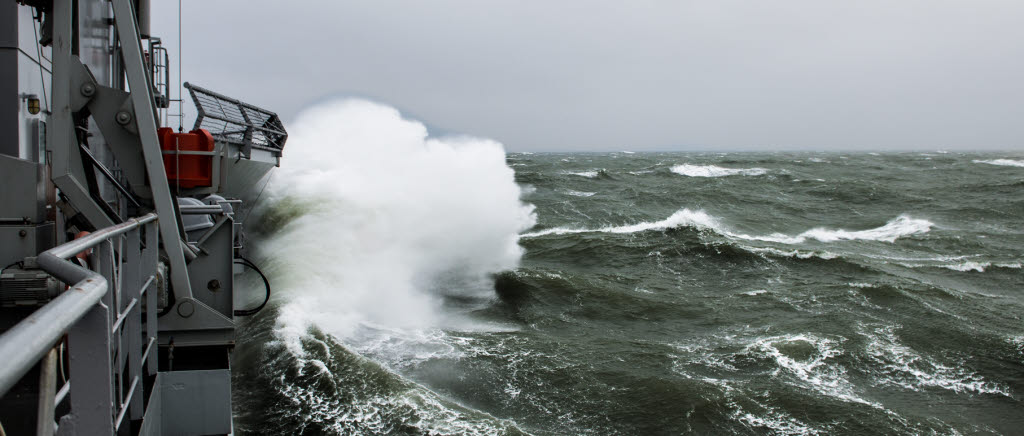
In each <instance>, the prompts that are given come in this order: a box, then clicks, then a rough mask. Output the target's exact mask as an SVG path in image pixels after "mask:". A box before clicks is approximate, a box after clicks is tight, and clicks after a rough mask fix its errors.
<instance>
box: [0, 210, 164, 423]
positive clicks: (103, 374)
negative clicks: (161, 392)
mask: <svg viewBox="0 0 1024 436" xmlns="http://www.w3.org/2000/svg"><path fill="white" fill-rule="evenodd" d="M156 221H157V215H156V214H155V213H150V214H148V215H144V216H142V217H139V218H134V219H129V220H128V221H126V222H124V223H121V224H118V225H114V226H111V227H107V228H104V229H100V230H97V231H95V232H93V233H91V234H89V235H86V236H83V237H81V238H78V239H75V240H74V241H71V242H68V243H65V244H62V245H60V246H57V247H55V248H53V249H50V250H48V251H46V252H43V253H42V254H40V255H39V256H38V257H37V258H36V262H37V264H38V266H39V268H40V269H42V270H44V271H46V272H47V273H49V274H51V275H53V276H54V277H56V278H58V279H60V280H61V281H63V282H64V283H67V284H68V285H69V286H70V287H69V288H68V289H67V290H66V291H64V292H63V293H61V294H60V295H59V296H57V297H56V298H54V299H53V300H52V301H50V302H49V303H47V304H46V305H45V306H43V307H41V308H39V309H38V310H36V311H35V312H33V313H32V314H31V315H29V316H28V317H27V318H25V319H24V320H22V321H21V322H19V323H18V324H17V325H15V326H14V327H12V328H11V329H9V330H7V331H6V332H4V333H3V334H2V335H0V356H4V359H5V362H4V365H3V367H2V368H0V396H3V395H5V394H6V393H7V391H8V390H10V389H11V387H13V386H14V385H15V384H16V383H17V382H18V380H20V379H21V378H22V377H23V376H24V375H25V374H26V373H27V372H28V371H29V370H30V369H32V367H33V366H35V364H36V363H37V362H40V360H41V368H40V380H39V389H40V392H39V413H38V419H37V426H36V431H37V434H41V435H43V434H45V435H48V436H49V435H52V434H54V428H55V422H54V408H55V407H56V406H57V405H59V404H60V403H61V402H62V401H63V400H64V399H65V398H67V397H68V395H67V394H68V393H69V392H71V396H70V398H71V413H70V415H71V416H70V417H69V418H68V419H72V420H73V421H74V428H75V430H76V432H77V433H79V434H97V435H98V434H113V433H115V432H117V429H118V428H119V427H120V426H121V423H122V422H123V420H124V418H125V416H128V417H129V418H130V419H141V418H142V416H143V413H144V412H145V411H144V410H143V409H144V406H143V394H144V392H143V391H144V390H145V389H144V385H145V376H146V375H152V374H155V373H156V371H157V360H156V353H152V352H151V351H152V350H153V347H154V345H155V344H156V334H157V328H156V318H157V315H156V312H157V307H156V306H157V302H156V297H157V295H156V289H155V288H156V264H157V236H158V235H157V234H158V227H157V225H156ZM89 251H94V252H92V253H91V254H90V255H89V256H88V257H89V259H90V263H91V264H92V265H91V269H86V268H84V267H82V266H80V265H78V264H76V263H73V262H70V261H68V259H70V258H73V257H75V256H76V255H78V254H79V253H83V252H89ZM144 298H145V304H146V307H145V310H146V323H145V325H143V322H142V305H143V299H144ZM65 334H67V335H68V339H67V344H68V346H67V351H68V353H69V357H70V359H69V360H70V365H69V369H70V377H67V378H66V380H65V382H64V384H63V386H61V387H60V389H59V390H58V389H57V377H56V374H57V371H56V369H57V368H58V365H62V362H58V359H57V350H58V349H59V348H60V347H62V345H63V337H64V335H65ZM72 379H73V380H74V381H75V384H74V389H73V390H72V389H71V388H72V385H71V380H72ZM66 418H67V417H66ZM62 422H63V420H62Z"/></svg>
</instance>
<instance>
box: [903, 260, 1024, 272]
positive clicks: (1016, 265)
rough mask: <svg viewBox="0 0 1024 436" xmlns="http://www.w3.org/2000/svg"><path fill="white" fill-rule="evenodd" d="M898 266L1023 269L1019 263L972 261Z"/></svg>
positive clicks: (967, 270)
mask: <svg viewBox="0 0 1024 436" xmlns="http://www.w3.org/2000/svg"><path fill="white" fill-rule="evenodd" d="M900 265H902V266H905V267H907V268H945V269H948V270H953V271H960V272H972V271H973V272H985V269H986V268H991V267H995V268H1007V269H1021V268H1022V267H1024V264H1022V263H1020V262H979V261H974V260H965V261H963V262H959V263H952V264H925V263H900Z"/></svg>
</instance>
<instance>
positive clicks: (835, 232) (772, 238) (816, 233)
mask: <svg viewBox="0 0 1024 436" xmlns="http://www.w3.org/2000/svg"><path fill="white" fill-rule="evenodd" d="M934 225H935V224H934V223H932V222H931V221H928V220H924V219H919V218H912V217H910V216H907V215H900V216H899V217H897V218H896V219H893V220H891V221H889V222H888V223H886V224H885V225H884V226H881V227H876V228H873V229H867V230H855V231H850V230H844V229H827V228H824V227H816V228H813V229H811V230H808V231H806V232H803V233H800V234H799V235H796V236H789V235H785V234H782V233H773V234H771V235H767V236H756V235H755V236H752V235H744V234H730V235H729V236H733V237H736V238H740V239H748V240H758V241H766V242H778V243H782V244H802V243H804V242H806V241H807V240H808V239H815V240H818V241H821V242H836V241H844V240H846V241H856V240H868V241H879V242H890V243H891V242H895V241H896V240H897V239H899V238H902V237H905V236H911V235H916V234H923V233H928V231H929V230H931V228H932V226H934Z"/></svg>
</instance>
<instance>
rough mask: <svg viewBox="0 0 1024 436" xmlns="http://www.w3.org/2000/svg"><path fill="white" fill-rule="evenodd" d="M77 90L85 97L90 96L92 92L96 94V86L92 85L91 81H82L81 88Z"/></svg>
mask: <svg viewBox="0 0 1024 436" xmlns="http://www.w3.org/2000/svg"><path fill="white" fill-rule="evenodd" d="M79 91H81V92H82V95H84V96H86V97H92V96H93V94H96V87H95V86H93V84H92V83H83V84H82V89H80V90H79Z"/></svg>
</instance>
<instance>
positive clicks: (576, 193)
mask: <svg viewBox="0 0 1024 436" xmlns="http://www.w3.org/2000/svg"><path fill="white" fill-rule="evenodd" d="M563 192H564V193H565V195H571V196H573V197H590V196H592V195H594V194H596V192H583V191H574V190H572V189H566V190H565V191H563Z"/></svg>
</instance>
